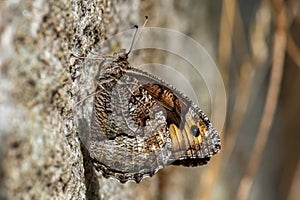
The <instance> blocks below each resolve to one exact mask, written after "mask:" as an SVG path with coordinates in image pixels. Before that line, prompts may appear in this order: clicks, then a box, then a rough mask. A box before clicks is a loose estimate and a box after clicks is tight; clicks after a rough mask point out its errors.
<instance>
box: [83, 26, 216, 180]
mask: <svg viewBox="0 0 300 200" xmlns="http://www.w3.org/2000/svg"><path fill="white" fill-rule="evenodd" d="M136 33H137V31H136V32H135V36H136ZM135 36H134V38H135ZM133 41H134V40H133ZM133 43H134V42H132V45H131V48H130V50H129V51H126V50H125V49H121V50H119V51H117V52H115V53H114V55H113V56H112V57H110V58H108V59H105V60H104V61H103V62H102V63H101V65H100V67H99V72H98V74H97V75H96V78H95V82H96V91H95V93H94V100H93V110H92V116H91V121H90V126H89V131H88V142H87V148H88V151H89V154H90V157H91V158H92V162H93V164H94V167H95V169H96V170H97V171H99V172H101V173H102V175H103V176H104V177H106V178H108V177H113V178H116V179H117V180H119V181H120V182H121V183H125V182H127V181H129V180H133V181H135V182H137V183H139V182H140V181H141V180H142V179H143V178H145V177H151V176H152V175H154V174H155V173H156V172H157V171H158V170H159V169H161V168H164V167H165V166H168V165H181V166H187V167H194V166H200V165H204V164H206V163H207V162H208V161H209V160H210V157H211V156H212V155H214V154H216V153H218V152H219V151H220V149H221V143H220V137H219V134H218V132H217V131H216V129H215V128H214V127H213V125H212V123H211V122H210V121H209V119H208V117H207V116H206V115H205V114H204V113H203V111H202V110H201V109H200V108H199V107H198V106H197V105H196V104H194V103H193V102H192V101H191V100H190V99H189V98H188V97H187V96H186V95H185V94H183V93H181V92H180V91H178V90H177V89H175V88H174V87H173V86H171V85H170V84H168V83H166V82H165V81H163V80H161V79H159V78H157V77H156V76H154V75H151V74H149V73H146V72H144V71H142V70H139V69H137V68H134V67H132V66H130V63H129V62H128V56H129V54H130V52H131V49H132V46H133Z"/></svg>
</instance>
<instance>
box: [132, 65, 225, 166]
mask: <svg viewBox="0 0 300 200" xmlns="http://www.w3.org/2000/svg"><path fill="white" fill-rule="evenodd" d="M126 74H127V75H128V76H133V77H135V79H137V80H138V81H139V83H141V84H142V88H143V89H145V90H147V92H148V93H149V94H150V95H151V97H152V98H153V99H154V100H155V102H156V103H158V104H159V105H161V106H162V107H163V108H164V109H165V113H166V121H167V127H168V129H169V132H170V136H171V140H172V155H171V156H170V160H169V163H170V164H174V165H183V166H198V165H203V164H206V163H207V162H208V161H209V159H210V157H211V156H212V155H214V154H216V153H217V152H219V150H220V147H221V145H220V138H219V135H218V133H217V131H216V130H215V129H214V127H213V126H212V124H211V122H210V121H209V119H208V118H207V116H206V115H205V114H204V113H203V112H202V111H201V110H200V108H199V107H198V106H197V105H195V104H194V103H193V102H192V101H191V100H190V99H189V98H188V97H187V96H185V95H184V94H182V93H181V92H179V91H178V90H177V89H175V88H173V87H172V86H171V85H169V84H167V83H165V82H164V81H162V80H159V79H158V78H156V77H155V76H153V75H151V74H148V73H145V72H143V71H140V70H138V69H132V70H127V71H126Z"/></svg>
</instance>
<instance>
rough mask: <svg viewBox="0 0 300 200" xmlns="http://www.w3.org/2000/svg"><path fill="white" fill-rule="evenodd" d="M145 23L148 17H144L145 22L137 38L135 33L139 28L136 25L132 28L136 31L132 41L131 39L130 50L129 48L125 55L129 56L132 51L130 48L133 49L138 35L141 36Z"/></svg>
mask: <svg viewBox="0 0 300 200" xmlns="http://www.w3.org/2000/svg"><path fill="white" fill-rule="evenodd" d="M147 22H148V16H145V22H144V24H143V26H142V28H141V31H140V33H139V35H138V36H137V32H138V29H139V27H138V26H137V25H135V26H134V28H136V30H135V33H134V36H133V39H132V42H131V45H130V48H129V51H128V52H127V54H130V52H131V51H132V48H133V45H134V43H135V41H136V40H137V39H138V38H139V37H140V35H141V33H142V31H143V29H144V27H145V26H146V24H147Z"/></svg>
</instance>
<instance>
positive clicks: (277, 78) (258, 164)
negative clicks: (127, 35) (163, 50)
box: [0, 0, 300, 200]
mask: <svg viewBox="0 0 300 200" xmlns="http://www.w3.org/2000/svg"><path fill="white" fill-rule="evenodd" d="M0 13H1V14H0V34H1V46H0V72H1V73H0V112H1V116H0V137H1V140H0V142H1V147H0V158H1V160H0V199H23V198H24V199H26V198H27V199H45V198H46V199H49V198H51V197H52V198H54V199H56V198H58V199H69V198H71V197H73V198H75V199H82V198H87V199H161V200H163V199H172V200H176V199H178V200H181V199H193V200H207V199H217V200H218V199H222V200H226V199H238V200H244V199H251V200H254V199H272V200H273V199H278V200H281V199H288V200H297V199H300V190H299V187H300V161H299V155H300V148H299V147H300V131H299V130H298V128H297V125H299V122H300V121H299V120H300V115H299V114H300V89H299V87H300V37H299V36H300V1H299V0H286V1H283V0H251V1H249V0H248V1H247V0H239V1H236V0H223V1H222V0H214V1H211V0H186V1H179V0H164V1H158V0H149V1H146V0H128V1H125V0H124V1H121V0H115V1H114V0H112V1H109V0H103V1H92V0H91V1H75V0H74V1H70V2H69V1H61V2H60V3H57V2H56V1H42V0H41V1H0ZM145 15H147V16H149V17H150V20H149V22H148V24H147V27H162V28H168V29H173V30H177V31H179V32H181V33H184V34H186V35H188V36H189V37H191V38H193V39H194V40H195V41H196V42H197V43H199V44H201V45H202V46H203V47H204V48H205V49H206V51H207V52H208V54H209V55H210V56H211V57H212V59H213V60H214V61H215V63H216V65H217V67H218V69H219V71H220V73H221V76H222V79H223V83H224V86H225V90H226V96H227V99H225V100H226V105H227V110H226V113H220V114H219V115H220V116H224V115H226V119H225V122H224V125H223V127H222V130H218V131H219V132H220V134H221V142H222V150H221V152H220V153H219V154H218V155H216V156H214V157H213V158H212V159H211V161H210V162H209V164H207V165H206V166H203V167H197V168H184V167H174V166H169V167H166V168H164V169H163V170H160V171H159V172H158V173H157V174H156V175H155V176H154V177H152V178H147V179H145V180H143V181H142V182H141V183H140V184H135V183H128V184H125V185H122V184H120V183H118V182H117V181H115V180H111V179H104V178H102V177H101V176H99V177H98V179H97V180H96V181H95V180H94V179H93V178H95V176H94V175H90V174H93V173H92V172H89V173H90V174H88V173H87V171H88V169H90V168H88V167H87V166H86V165H84V167H83V165H82V162H86V160H85V158H84V155H83V158H82V153H81V151H80V145H79V140H78V136H77V135H76V131H75V130H76V129H75V128H74V124H72V112H71V108H72V106H71V105H72V103H70V102H72V100H74V99H72V98H73V97H74V94H75V93H76V91H77V90H79V89H78V88H80V84H78V83H77V82H76V80H77V76H78V72H77V70H78V66H80V64H78V63H76V62H74V61H72V60H71V57H70V50H72V51H73V52H75V53H78V52H79V55H83V56H84V55H86V54H85V53H86V52H88V51H93V50H94V49H97V47H99V42H102V41H104V38H105V37H109V36H112V35H114V34H116V33H118V32H120V31H124V30H128V29H129V28H131V27H132V25H133V24H142V23H143V22H144V16H145ZM81 22H82V24H80V23H81ZM125 48H127V47H125ZM146 53H147V54H145V55H144V54H143V52H135V53H133V56H132V57H139V58H142V59H143V60H146V61H147V60H151V62H158V63H164V62H165V61H166V59H165V58H164V57H162V56H161V54H160V53H155V52H154V53H153V52H152V51H151V50H147V51H146ZM147 55H152V56H147ZM89 70H92V71H91V72H86V73H92V74H93V73H94V72H95V71H97V69H89ZM150 71H151V69H150ZM152 71H153V73H155V70H152ZM187 73H190V72H187ZM87 77H90V76H87ZM171 79H172V78H171ZM191 79H192V78H191ZM175 82H176V81H175ZM198 83H199V82H197V81H194V84H195V85H193V88H196V90H197V93H198V94H201V95H202V93H201V91H202V90H203V91H204V90H205V87H207V86H205V85H204V86H202V85H201V86H200V85H199V84H198ZM191 84H193V80H192V81H191ZM203 87H204V88H203ZM198 90H199V91H198ZM216 92H217V91H216ZM203 93H204V92H203ZM201 95H200V96H201ZM207 95H208V94H206V93H205V95H203V98H201V97H200V98H199V97H198V100H199V101H200V105H204V108H203V109H204V110H205V111H206V112H207V113H208V114H209V116H211V115H218V113H212V112H213V109H209V108H210V105H211V104H212V102H211V101H218V99H209V96H207ZM298 117H299V118H298ZM83 154H84V153H83ZM90 170H91V171H92V169H90ZM89 178H90V179H93V180H94V182H93V181H87V180H88V179H89ZM93 184H96V186H93V187H92V186H90V185H93ZM89 187H90V188H89ZM86 188H88V189H86ZM91 188H92V189H91ZM91 191H97V192H98V191H99V193H100V194H99V195H96V196H97V198H92V197H93V195H95V194H94V193H93V192H91ZM97 192H95V193H97ZM89 195H90V196H89ZM91 196H92V197H91Z"/></svg>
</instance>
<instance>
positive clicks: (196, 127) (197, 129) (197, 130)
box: [191, 125, 200, 137]
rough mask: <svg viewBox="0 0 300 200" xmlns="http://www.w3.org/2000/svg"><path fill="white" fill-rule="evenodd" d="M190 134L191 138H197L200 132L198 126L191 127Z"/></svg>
mask: <svg viewBox="0 0 300 200" xmlns="http://www.w3.org/2000/svg"><path fill="white" fill-rule="evenodd" d="M191 133H192V134H193V136H195V137H198V136H199V134H200V130H199V128H198V126H196V125H193V126H191Z"/></svg>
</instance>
